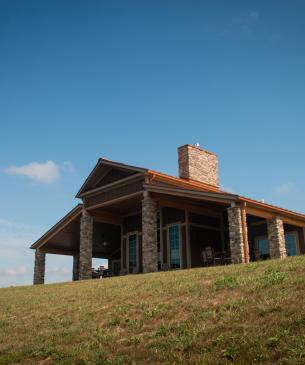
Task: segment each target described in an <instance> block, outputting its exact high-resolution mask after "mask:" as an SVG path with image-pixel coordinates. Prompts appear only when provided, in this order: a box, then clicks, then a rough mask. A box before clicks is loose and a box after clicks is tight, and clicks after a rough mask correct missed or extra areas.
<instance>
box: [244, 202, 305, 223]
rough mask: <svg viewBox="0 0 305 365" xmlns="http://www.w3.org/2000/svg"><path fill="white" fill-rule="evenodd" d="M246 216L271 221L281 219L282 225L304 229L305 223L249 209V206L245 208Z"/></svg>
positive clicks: (253, 208) (256, 209)
mask: <svg viewBox="0 0 305 365" xmlns="http://www.w3.org/2000/svg"><path fill="white" fill-rule="evenodd" d="M245 209H246V212H247V214H250V215H254V216H256V217H260V218H265V219H272V218H274V217H279V218H281V219H282V221H283V222H284V223H287V224H291V225H293V226H296V227H305V222H303V221H301V220H298V219H297V218H290V217H286V216H283V215H279V214H276V213H272V212H268V211H264V210H261V209H258V208H255V207H251V206H249V205H247V206H246V208H245Z"/></svg>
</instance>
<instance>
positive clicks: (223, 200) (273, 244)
mask: <svg viewBox="0 0 305 365" xmlns="http://www.w3.org/2000/svg"><path fill="white" fill-rule="evenodd" d="M178 163H179V177H173V176H169V175H166V174H163V173H160V172H157V171H152V170H149V169H146V168H141V167H136V166H130V165H126V164H122V163H118V162H114V161H110V160H106V159H103V158H102V159H99V160H98V162H97V164H96V166H95V167H94V169H93V170H92V172H91V173H90V175H89V176H88V178H87V179H86V180H85V182H84V184H83V185H82V187H81V188H80V190H79V192H78V193H77V195H76V197H77V198H79V199H80V200H81V203H80V204H78V205H77V206H76V207H75V208H74V209H72V210H71V211H70V212H69V213H68V214H67V215H66V216H65V217H63V218H62V219H61V220H60V221H59V222H58V223H56V224H55V225H54V226H53V227H52V228H51V229H50V230H49V231H48V232H46V233H45V234H44V235H43V236H42V237H41V238H39V239H38V240H37V241H36V242H35V243H33V244H32V246H31V249H34V250H35V268H34V284H42V283H44V276H45V261H46V254H57V255H71V256H73V270H72V277H73V280H83V279H91V278H92V273H91V266H92V258H93V257H96V258H105V259H108V262H109V267H110V268H111V271H112V273H113V275H125V274H132V273H147V272H154V271H159V270H173V269H186V268H193V267H200V266H202V264H203V262H202V252H203V250H204V249H205V248H206V247H212V248H213V251H214V252H219V253H221V254H222V255H227V256H229V258H230V262H232V263H248V262H249V261H256V260H260V259H264V258H284V257H286V256H287V255H300V254H304V253H305V239H304V237H305V235H304V233H305V228H304V227H305V215H303V214H300V213H297V212H293V211H290V210H287V209H283V208H279V207H276V206H273V205H269V204H265V203H264V202H260V201H256V200H253V199H249V198H246V197H242V196H239V195H236V194H231V193H228V192H225V191H222V190H221V189H220V187H219V176H218V159H217V156H216V155H215V154H214V153H211V152H208V151H206V150H204V149H202V148H200V147H198V146H193V145H184V146H181V147H179V148H178Z"/></svg>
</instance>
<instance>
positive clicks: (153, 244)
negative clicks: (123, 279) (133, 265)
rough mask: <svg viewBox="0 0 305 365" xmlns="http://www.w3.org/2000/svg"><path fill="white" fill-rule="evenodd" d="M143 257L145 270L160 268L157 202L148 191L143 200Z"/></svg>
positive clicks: (151, 270) (150, 270)
mask: <svg viewBox="0 0 305 365" xmlns="http://www.w3.org/2000/svg"><path fill="white" fill-rule="evenodd" d="M142 257H143V272H153V271H157V270H158V253H157V204H156V202H155V201H154V200H153V199H152V198H151V197H150V196H149V193H148V192H147V191H145V192H144V199H143V200H142Z"/></svg>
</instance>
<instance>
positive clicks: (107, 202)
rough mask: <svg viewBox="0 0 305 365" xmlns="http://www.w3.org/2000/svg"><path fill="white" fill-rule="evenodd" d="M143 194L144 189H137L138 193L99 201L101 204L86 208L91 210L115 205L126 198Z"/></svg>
mask: <svg viewBox="0 0 305 365" xmlns="http://www.w3.org/2000/svg"><path fill="white" fill-rule="evenodd" d="M142 194H143V192H142V191H137V192H136V193H132V194H128V195H124V196H121V197H119V198H116V199H112V200H108V201H106V202H104V203H99V204H96V205H93V206H92V207H88V208H86V209H87V210H90V211H91V210H93V209H96V208H101V207H108V206H109V205H113V204H116V203H121V202H123V201H125V200H128V199H132V198H136V197H139V196H141V195H142Z"/></svg>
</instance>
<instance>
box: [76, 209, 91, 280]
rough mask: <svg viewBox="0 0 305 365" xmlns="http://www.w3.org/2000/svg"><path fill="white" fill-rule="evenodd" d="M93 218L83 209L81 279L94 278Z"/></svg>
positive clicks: (80, 253)
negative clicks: (92, 270)
mask: <svg viewBox="0 0 305 365" xmlns="http://www.w3.org/2000/svg"><path fill="white" fill-rule="evenodd" d="M92 239H93V218H92V217H91V215H90V214H89V213H88V212H87V210H86V209H83V211H82V216H81V219H80V245H79V279H80V280H86V279H92V272H91V268H92Z"/></svg>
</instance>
